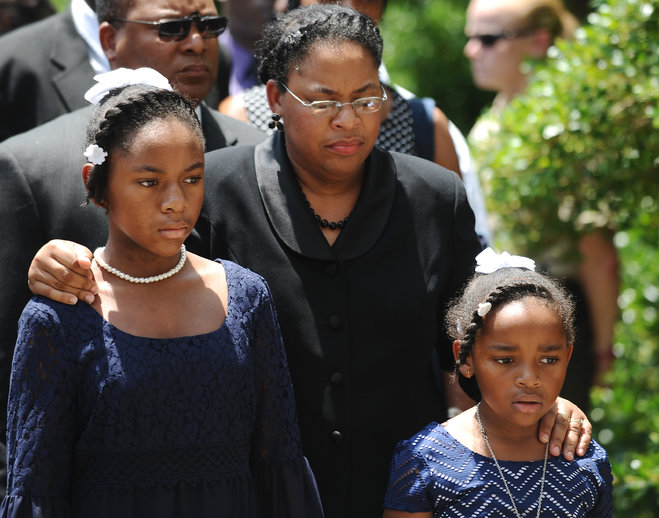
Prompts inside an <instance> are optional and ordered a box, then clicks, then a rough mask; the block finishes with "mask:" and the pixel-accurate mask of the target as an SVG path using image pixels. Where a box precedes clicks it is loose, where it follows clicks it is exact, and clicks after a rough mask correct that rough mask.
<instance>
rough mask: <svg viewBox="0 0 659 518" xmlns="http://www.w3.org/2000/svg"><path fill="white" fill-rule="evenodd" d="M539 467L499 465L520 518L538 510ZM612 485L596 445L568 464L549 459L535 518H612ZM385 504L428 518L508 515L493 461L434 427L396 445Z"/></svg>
mask: <svg viewBox="0 0 659 518" xmlns="http://www.w3.org/2000/svg"><path fill="white" fill-rule="evenodd" d="M543 463H544V461H543V460H538V461H529V462H520V461H499V465H500V466H501V469H502V471H503V474H504V476H505V477H506V482H507V483H508V487H509V488H510V491H511V492H512V494H513V497H514V499H515V505H516V506H517V509H518V510H519V513H520V515H521V516H523V517H535V516H536V513H537V512H538V507H537V506H538V497H539V496H540V481H541V478H542V466H543ZM612 482H613V480H612V477H611V465H610V463H609V459H608V456H607V454H606V452H605V451H604V449H602V447H601V446H600V445H599V444H597V443H596V442H595V441H591V442H590V446H589V447H588V450H587V451H586V454H585V455H584V456H583V457H577V458H576V460H574V461H572V462H568V461H566V460H565V459H563V458H562V457H552V456H550V457H549V459H548V460H547V474H546V477H545V487H544V492H543V495H544V496H543V498H542V511H541V513H540V516H541V517H543V518H549V517H552V518H559V517H560V518H565V517H567V516H569V517H572V518H577V517H583V516H588V517H597V518H608V517H611V516H613V502H612V496H611V492H612ZM384 507H386V508H387V509H395V510H398V511H406V512H410V513H414V512H416V513H419V512H428V511H432V513H433V514H432V515H433V518H438V517H449V516H450V517H453V518H462V517H464V518H476V517H492V518H494V517H502V518H503V517H507V518H509V517H511V516H515V513H514V511H513V508H512V505H511V503H510V498H509V496H508V494H507V493H506V489H505V487H504V485H503V482H502V481H501V475H499V472H498V470H497V468H496V465H495V464H494V461H493V460H492V459H491V458H489V457H485V456H483V455H480V454H478V453H475V452H473V451H471V450H470V449H469V448H467V447H466V446H464V445H463V444H462V443H460V442H459V441H458V440H457V439H455V438H454V437H453V436H452V435H451V434H449V433H448V432H447V431H446V430H445V429H444V427H443V426H441V425H439V424H437V423H430V424H429V425H428V426H426V427H425V428H424V429H423V430H421V431H420V432H419V433H418V434H416V435H415V436H414V437H412V438H411V439H409V440H407V441H401V442H400V443H399V444H398V446H397V448H396V451H395V453H394V458H393V460H392V464H391V473H390V479H389V487H388V489H387V494H386V496H385V502H384Z"/></svg>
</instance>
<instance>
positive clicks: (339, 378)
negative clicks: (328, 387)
mask: <svg viewBox="0 0 659 518" xmlns="http://www.w3.org/2000/svg"><path fill="white" fill-rule="evenodd" d="M342 382H343V374H341V373H340V372H335V373H334V374H332V375H331V376H330V383H331V384H332V385H340V384H341V383H342Z"/></svg>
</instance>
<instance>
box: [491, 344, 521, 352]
mask: <svg viewBox="0 0 659 518" xmlns="http://www.w3.org/2000/svg"><path fill="white" fill-rule="evenodd" d="M487 348H488V349H493V350H495V351H515V350H517V349H519V347H518V346H516V345H506V344H490V345H488V346H487Z"/></svg>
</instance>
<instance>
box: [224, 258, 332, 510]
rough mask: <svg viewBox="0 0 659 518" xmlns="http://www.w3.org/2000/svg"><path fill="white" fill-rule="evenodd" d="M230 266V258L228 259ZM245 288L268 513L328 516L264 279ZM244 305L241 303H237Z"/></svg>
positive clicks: (255, 450) (258, 475)
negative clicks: (302, 434)
mask: <svg viewBox="0 0 659 518" xmlns="http://www.w3.org/2000/svg"><path fill="white" fill-rule="evenodd" d="M223 264H224V265H225V267H230V266H229V265H230V264H231V263H229V262H228V261H223ZM253 276H254V277H257V278H258V279H259V281H260V282H256V283H254V288H253V289H254V290H255V291H256V293H254V292H253V291H252V290H251V289H246V290H244V293H245V296H246V297H248V298H252V296H255V300H254V301H253V302H252V303H253V304H254V305H256V306H257V309H256V310H255V311H253V312H251V313H248V312H245V313H244V314H245V318H248V319H252V320H253V321H252V322H251V324H252V326H253V329H254V332H253V336H252V343H251V345H252V348H253V351H254V361H255V372H256V374H255V378H256V385H257V387H256V393H257V400H256V401H257V402H256V404H257V408H256V426H255V431H254V436H253V440H252V455H251V460H250V464H251V466H252V471H253V475H254V480H255V485H256V490H257V493H258V495H259V502H260V507H261V509H262V510H263V513H264V516H273V517H282V518H284V517H285V518H314V517H321V516H323V511H322V506H321V504H320V496H319V494H318V488H317V486H316V482H315V478H314V476H313V473H312V472H311V469H310V467H309V464H308V462H307V460H306V458H305V457H303V455H302V449H301V441H300V432H299V428H298V423H297V413H296V409H295V395H294V392H293V385H292V383H291V377H290V374H289V371H288V362H287V360H286V354H285V352H284V344H283V341H282V337H281V332H280V330H279V323H278V321H277V316H276V314H275V310H274V306H273V304H272V296H271V294H270V290H269V287H268V285H267V283H266V282H265V280H264V279H263V278H261V277H259V276H257V275H256V274H253ZM238 306H242V304H238Z"/></svg>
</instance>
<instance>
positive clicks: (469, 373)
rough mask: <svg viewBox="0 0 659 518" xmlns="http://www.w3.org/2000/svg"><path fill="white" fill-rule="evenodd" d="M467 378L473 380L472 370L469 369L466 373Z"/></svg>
mask: <svg viewBox="0 0 659 518" xmlns="http://www.w3.org/2000/svg"><path fill="white" fill-rule="evenodd" d="M465 378H471V370H470V369H467V372H466V373H465Z"/></svg>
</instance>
